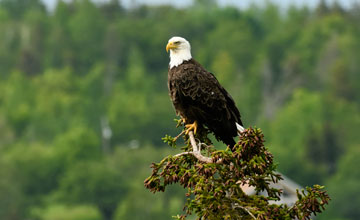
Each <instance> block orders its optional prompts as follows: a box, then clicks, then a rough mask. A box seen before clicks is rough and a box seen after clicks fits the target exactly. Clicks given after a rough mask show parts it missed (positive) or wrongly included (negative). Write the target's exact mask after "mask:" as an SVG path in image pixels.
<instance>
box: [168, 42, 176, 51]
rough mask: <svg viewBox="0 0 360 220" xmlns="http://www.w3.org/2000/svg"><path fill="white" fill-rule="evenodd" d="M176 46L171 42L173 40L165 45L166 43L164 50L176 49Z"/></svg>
mask: <svg viewBox="0 0 360 220" xmlns="http://www.w3.org/2000/svg"><path fill="white" fill-rule="evenodd" d="M176 48H177V46H176V45H175V44H174V43H173V42H169V43H168V44H167V45H166V52H169V50H171V49H176Z"/></svg>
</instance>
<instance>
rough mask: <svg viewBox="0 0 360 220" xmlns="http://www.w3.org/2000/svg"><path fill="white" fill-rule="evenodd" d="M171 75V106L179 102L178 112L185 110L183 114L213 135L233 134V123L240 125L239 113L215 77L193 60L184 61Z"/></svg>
mask: <svg viewBox="0 0 360 220" xmlns="http://www.w3.org/2000/svg"><path fill="white" fill-rule="evenodd" d="M175 75H176V77H175V79H174V83H173V86H174V87H175V88H174V91H176V92H177V94H176V96H173V97H176V98H175V100H173V102H174V106H175V108H177V107H176V103H181V106H182V108H183V109H180V112H181V111H186V114H185V115H187V116H192V117H193V118H195V119H196V120H198V121H200V123H203V124H205V125H207V126H208V127H209V129H210V130H212V131H213V132H214V133H215V136H218V137H220V138H221V136H223V135H222V133H224V134H225V133H227V135H232V136H236V125H235V122H237V123H239V124H242V123H241V120H240V113H239V111H238V109H237V108H236V106H235V103H234V100H233V99H232V98H231V96H230V95H229V93H228V92H227V91H226V90H225V89H224V88H223V87H222V86H221V85H220V83H219V82H218V80H217V79H216V77H215V76H214V75H213V74H212V73H210V72H208V71H206V70H205V69H204V68H203V67H202V66H201V65H200V64H197V63H189V64H184V65H183V67H182V70H181V71H180V70H179V72H178V73H177V74H175Z"/></svg>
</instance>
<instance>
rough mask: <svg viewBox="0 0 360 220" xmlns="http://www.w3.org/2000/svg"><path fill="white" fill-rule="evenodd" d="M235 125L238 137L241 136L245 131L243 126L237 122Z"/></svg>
mask: <svg viewBox="0 0 360 220" xmlns="http://www.w3.org/2000/svg"><path fill="white" fill-rule="evenodd" d="M235 124H236V128H237V130H238V135H240V134H241V133H242V132H244V131H245V128H244V127H243V126H241V125H239V124H238V123H237V122H235Z"/></svg>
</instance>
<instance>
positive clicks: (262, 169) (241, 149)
mask: <svg viewBox="0 0 360 220" xmlns="http://www.w3.org/2000/svg"><path fill="white" fill-rule="evenodd" d="M184 138H185V141H186V143H187V146H185V147H184V148H182V149H183V151H184V153H181V154H177V155H175V156H171V155H170V156H168V157H166V158H164V159H163V160H162V161H161V162H159V163H153V164H152V165H151V168H152V175H151V176H150V177H148V178H147V179H146V180H145V182H144V183H145V187H146V188H148V189H149V190H150V191H151V192H153V193H156V192H163V191H165V189H166V187H167V186H168V185H170V184H173V183H178V184H180V185H181V186H183V187H184V188H186V189H187V191H188V192H187V193H186V197H187V202H186V204H185V207H184V211H185V212H184V214H182V215H177V216H174V218H176V219H181V220H184V219H186V218H187V217H188V216H189V215H192V214H196V216H197V219H199V220H200V219H209V220H212V219H214V220H218V219H310V217H311V216H312V215H313V214H314V215H316V214H317V213H320V212H322V211H323V210H324V206H325V205H326V204H327V203H328V202H329V200H330V198H329V196H328V195H327V193H326V191H324V189H323V188H324V187H323V186H320V185H314V186H313V187H306V190H301V191H297V195H298V201H297V202H296V203H295V204H294V205H293V206H292V207H289V206H288V205H286V204H281V205H277V204H274V203H272V202H273V201H278V200H279V199H280V195H281V194H282V191H281V190H279V189H276V188H272V187H271V185H270V184H271V183H277V182H278V181H279V180H281V179H282V177H281V175H280V174H279V173H277V172H275V169H276V165H275V164H274V163H273V155H272V154H271V153H270V152H269V151H268V150H267V148H266V147H265V146H264V135H263V134H262V131H261V130H260V129H259V128H248V129H246V130H245V131H244V132H243V133H242V134H241V135H240V140H239V141H238V143H237V144H236V145H235V148H234V149H233V151H231V150H230V149H229V148H227V149H226V150H216V149H215V148H214V147H212V146H211V145H209V144H210V140H209V139H208V138H207V132H203V133H202V134H199V135H197V136H196V139H197V142H199V144H198V146H200V147H201V150H202V151H201V152H202V154H203V155H207V156H208V157H207V158H211V160H210V161H211V162H208V160H200V159H198V158H197V157H195V156H194V154H191V153H186V152H191V151H192V150H191V149H192V148H191V143H190V140H189V137H188V136H187V135H184ZM176 139H177V138H172V137H170V136H166V137H165V138H164V141H165V142H167V143H168V144H169V145H170V146H173V147H174V146H175V147H176ZM204 143H206V144H204ZM244 185H248V186H252V187H254V188H255V191H256V194H255V195H248V194H246V193H245V192H244V191H243V188H242V187H241V186H244ZM260 192H265V193H261V195H260V194H259V193H260ZM264 195H266V196H264Z"/></svg>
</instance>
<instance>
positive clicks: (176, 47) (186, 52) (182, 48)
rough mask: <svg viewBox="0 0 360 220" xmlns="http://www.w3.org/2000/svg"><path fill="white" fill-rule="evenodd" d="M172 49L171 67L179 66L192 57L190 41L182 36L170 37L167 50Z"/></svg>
mask: <svg viewBox="0 0 360 220" xmlns="http://www.w3.org/2000/svg"><path fill="white" fill-rule="evenodd" d="M169 50H170V64H169V66H170V69H171V68H173V67H174V66H179V65H180V64H182V63H183V62H184V61H186V60H190V59H191V46H190V43H189V41H187V40H186V39H185V38H182V37H172V38H170V40H169V42H168V44H167V45H166V51H167V52H168V51H169Z"/></svg>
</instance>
